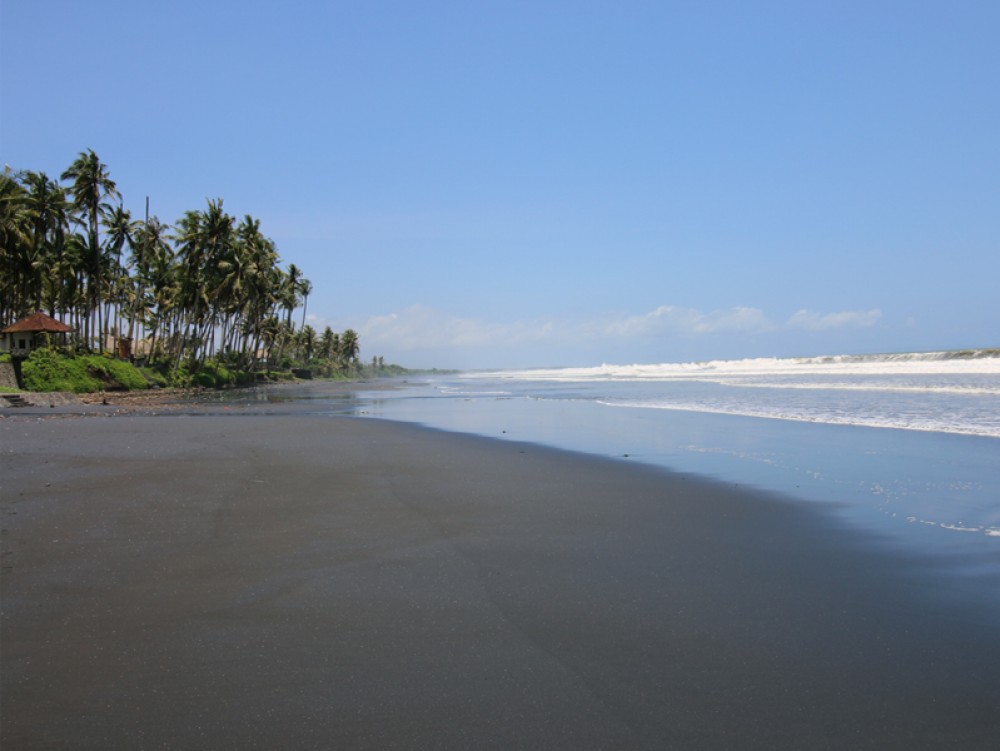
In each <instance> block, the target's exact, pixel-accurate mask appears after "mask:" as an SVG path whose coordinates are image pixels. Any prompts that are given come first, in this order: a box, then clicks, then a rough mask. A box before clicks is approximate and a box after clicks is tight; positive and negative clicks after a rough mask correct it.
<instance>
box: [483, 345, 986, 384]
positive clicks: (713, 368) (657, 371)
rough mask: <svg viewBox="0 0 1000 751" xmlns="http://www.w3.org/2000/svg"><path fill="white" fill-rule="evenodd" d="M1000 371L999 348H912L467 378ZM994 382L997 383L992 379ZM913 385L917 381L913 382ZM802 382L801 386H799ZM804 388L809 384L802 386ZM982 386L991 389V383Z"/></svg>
mask: <svg viewBox="0 0 1000 751" xmlns="http://www.w3.org/2000/svg"><path fill="white" fill-rule="evenodd" d="M838 375H839V376H845V375H849V376H901V375H902V376H930V375H957V376H975V375H985V376H1000V350H995V349H991V350H963V351H960V352H910V353H904V354H895V355H832V356H827V357H796V358H775V357H759V358H752V359H746V360H710V361H706V362H685V363H659V364H649V365H642V364H631V365H611V364H604V365H599V366H596V367H589V368H552V369H532V370H517V371H499V372H493V373H479V374H469V376H468V377H480V376H482V377H489V378H513V379H517V380H542V381H545V380H552V381H595V380H596V381H604V380H653V381H657V380H698V381H729V380H731V379H734V378H740V379H746V378H747V377H748V376H749V377H752V376H769V377H775V376H786V377H787V376H838ZM994 385H995V384H994ZM914 386H915V387H916V385H914ZM800 387H801V386H800ZM806 387H808V386H806ZM983 388H990V385H987V386H984V387H983Z"/></svg>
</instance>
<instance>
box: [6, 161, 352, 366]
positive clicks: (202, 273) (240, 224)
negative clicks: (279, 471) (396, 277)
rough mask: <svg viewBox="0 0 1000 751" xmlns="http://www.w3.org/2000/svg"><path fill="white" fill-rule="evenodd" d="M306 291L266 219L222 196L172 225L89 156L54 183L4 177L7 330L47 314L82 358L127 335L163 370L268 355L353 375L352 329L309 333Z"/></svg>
mask: <svg viewBox="0 0 1000 751" xmlns="http://www.w3.org/2000/svg"><path fill="white" fill-rule="evenodd" d="M311 292H312V285H311V283H310V282H309V280H308V279H306V277H305V276H304V275H303V273H302V271H301V270H300V269H299V268H298V267H296V266H295V264H289V265H288V267H287V268H283V267H282V265H281V259H280V257H279V255H278V251H277V248H276V247H275V244H274V241H273V240H271V239H270V238H268V237H266V236H265V235H264V234H263V233H262V231H261V228H260V221H259V220H258V219H256V218H254V217H253V216H251V215H249V214H247V215H245V216H244V217H243V219H241V220H237V219H235V218H234V217H233V216H231V215H230V214H228V213H226V211H225V210H224V209H223V201H222V199H221V198H220V199H215V200H208V201H207V205H206V207H205V208H204V209H201V210H191V211H187V212H185V213H184V215H183V216H181V217H180V219H178V220H177V221H176V222H175V223H174V224H173V225H172V226H171V225H168V224H165V223H163V222H161V221H160V220H159V218H157V217H156V216H148V199H147V211H146V216H144V217H143V218H142V219H135V218H133V216H132V214H131V213H130V211H129V210H128V209H125V208H124V205H123V202H122V197H121V194H120V193H119V192H118V189H117V186H116V184H115V182H114V181H113V180H112V179H111V176H110V173H109V171H108V168H107V166H106V165H105V164H103V163H102V162H101V160H100V159H99V158H98V156H97V154H95V153H94V151H93V150H91V149H88V150H87V151H83V152H81V153H80V154H79V155H78V157H77V158H76V160H75V161H74V162H73V163H72V164H71V165H70V166H69V167H68V168H67V169H66V170H65V171H64V172H63V173H62V174H61V175H60V176H59V178H58V179H53V178H50V177H49V176H48V175H46V174H45V173H44V172H33V171H28V170H25V171H18V172H15V171H13V170H11V169H10V168H9V167H5V168H4V171H3V173H2V176H0V327H2V326H7V325H9V324H11V323H13V322H14V321H16V320H18V319H19V318H21V317H23V316H25V315H27V314H29V313H32V312H34V311H36V310H41V311H44V312H47V313H48V314H49V315H50V316H52V317H54V318H57V319H59V320H62V321H63V322H64V323H67V324H69V325H71V326H73V328H74V330H75V332H76V338H75V343H76V346H77V347H79V348H81V349H84V350H87V351H91V352H92V351H97V352H101V353H103V352H104V351H105V349H106V348H108V347H109V346H110V345H109V342H114V340H115V339H120V338H125V337H127V338H128V339H130V340H132V341H133V342H136V343H138V342H140V341H141V342H142V346H141V347H139V346H136V347H135V351H137V352H138V351H140V350H141V351H142V352H143V354H144V356H145V357H147V358H148V360H149V361H150V362H151V363H155V362H157V361H159V363H160V364H161V365H163V364H170V365H173V366H179V365H181V364H184V365H186V366H188V367H192V366H193V367H195V368H197V367H198V366H199V365H200V364H203V363H204V362H205V360H206V358H218V359H224V360H226V361H227V362H229V363H230V364H231V365H233V366H235V367H238V368H240V369H242V370H248V371H253V370H255V369H256V368H257V366H258V362H259V360H260V359H261V358H262V357H265V358H267V359H268V361H269V362H270V363H280V362H282V361H285V362H287V361H288V360H290V359H295V360H298V361H300V362H302V363H306V362H308V361H310V360H313V359H316V358H321V359H323V360H326V361H327V362H328V363H332V364H334V366H335V367H337V368H339V369H342V370H344V369H349V368H351V367H356V366H357V364H358V351H359V344H358V337H357V334H356V333H355V332H354V331H352V330H350V329H348V330H347V331H345V332H343V333H340V334H338V333H335V332H333V331H331V330H330V328H329V327H327V328H326V330H325V331H324V332H323V333H322V334H317V333H316V331H314V330H313V329H312V327H310V326H307V325H306V323H305V319H306V307H307V303H308V300H309V295H310V293H311ZM300 307H301V309H302V316H301V324H300V326H298V327H296V319H297V318H298V316H297V315H293V314H295V311H296V310H297V309H298V308H300Z"/></svg>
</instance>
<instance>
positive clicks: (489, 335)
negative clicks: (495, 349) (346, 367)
mask: <svg viewBox="0 0 1000 751" xmlns="http://www.w3.org/2000/svg"><path fill="white" fill-rule="evenodd" d="M552 332H553V324H552V323H551V322H547V321H536V322H528V321H516V322H514V323H487V322H485V321H479V320H477V319H474V318H462V317H459V316H450V315H448V314H446V313H443V312H441V311H438V310H434V309H433V308H428V307H425V306H423V305H413V306H411V307H409V308H406V309H404V310H401V311H399V312H397V313H390V314H388V315H384V316H376V317H374V318H369V319H368V321H367V322H366V323H364V324H363V325H362V326H361V328H360V332H359V333H360V335H361V337H362V339H363V341H365V342H366V343H370V344H371V345H373V346H375V347H376V348H377V347H379V346H389V347H394V348H398V349H402V350H414V349H441V348H446V349H450V348H464V347H483V346H497V345H503V346H510V345H518V344H527V343H535V342H539V341H543V340H544V339H546V338H548V337H549V335H550V334H551V333H552Z"/></svg>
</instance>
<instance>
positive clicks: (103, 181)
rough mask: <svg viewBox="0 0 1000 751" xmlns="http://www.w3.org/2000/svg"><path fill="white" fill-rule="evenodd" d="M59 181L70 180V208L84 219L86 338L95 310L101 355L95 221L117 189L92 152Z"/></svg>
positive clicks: (85, 153) (98, 250) (83, 154)
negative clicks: (86, 273)
mask: <svg viewBox="0 0 1000 751" xmlns="http://www.w3.org/2000/svg"><path fill="white" fill-rule="evenodd" d="M60 179H62V180H72V181H73V184H72V185H71V186H70V189H69V190H70V193H71V194H72V195H73V206H74V208H76V209H77V210H78V211H79V212H80V213H81V214H83V216H84V218H85V222H86V225H87V233H88V234H87V239H88V243H89V255H90V257H89V259H88V272H89V276H90V279H89V280H88V284H87V288H88V293H89V294H88V297H89V298H90V299H89V300H88V302H87V307H88V310H87V319H86V321H87V330H86V334H85V336H86V337H87V341H88V344H89V342H90V338H91V334H92V329H91V321H90V316H91V314H92V313H93V311H94V310H96V311H97V329H98V340H99V350H100V351H101V352H104V338H103V335H102V332H101V306H100V294H101V244H100V236H99V232H100V230H99V225H98V219H99V218H100V216H101V214H102V213H103V212H104V211H105V210H106V209H107V206H106V204H105V203H103V201H104V199H105V198H119V197H120V195H119V193H118V189H117V186H116V185H115V183H114V181H113V180H112V179H111V176H110V175H109V173H108V168H107V166H105V165H104V164H102V163H101V160H100V159H99V158H98V156H97V154H95V153H94V150H93V149H87V151H81V152H80V154H79V156H77V158H76V161H74V162H73V163H72V164H71V165H70V166H69V168H68V169H67V170H66V171H65V172H63V173H62V176H61V178H60Z"/></svg>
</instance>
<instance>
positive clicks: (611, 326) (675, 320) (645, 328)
mask: <svg viewBox="0 0 1000 751" xmlns="http://www.w3.org/2000/svg"><path fill="white" fill-rule="evenodd" d="M587 326H588V327H589V328H591V329H593V330H594V331H595V333H598V334H601V335H614V336H624V337H645V336H658V335H665V334H681V335H688V336H690V335H697V334H713V333H720V332H734V331H743V332H758V331H767V330H769V329H772V328H773V325H772V324H771V323H770V322H769V321H768V320H767V316H765V315H764V313H762V312H761V311H760V310H757V309H756V308H743V307H737V308H730V309H728V310H716V311H712V312H711V313H703V312H701V311H700V310H695V309H693V308H678V307H676V306H673V305H661V306H660V307H658V308H656V309H655V310H652V311H650V312H649V313H644V314H641V315H632V316H624V317H617V318H611V319H607V320H604V321H595V322H593V323H591V324H587Z"/></svg>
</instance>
